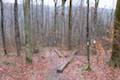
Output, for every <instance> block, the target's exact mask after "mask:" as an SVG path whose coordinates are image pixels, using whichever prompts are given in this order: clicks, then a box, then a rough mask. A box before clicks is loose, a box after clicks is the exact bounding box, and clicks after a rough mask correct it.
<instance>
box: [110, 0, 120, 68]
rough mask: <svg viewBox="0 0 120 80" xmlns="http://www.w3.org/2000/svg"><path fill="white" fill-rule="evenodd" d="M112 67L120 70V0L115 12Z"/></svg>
mask: <svg viewBox="0 0 120 80" xmlns="http://www.w3.org/2000/svg"><path fill="white" fill-rule="evenodd" d="M110 65H112V66H113V67H118V68H120V0H117V5H116V10H115V19H114V37H113V45H112V56H111V60H110Z"/></svg>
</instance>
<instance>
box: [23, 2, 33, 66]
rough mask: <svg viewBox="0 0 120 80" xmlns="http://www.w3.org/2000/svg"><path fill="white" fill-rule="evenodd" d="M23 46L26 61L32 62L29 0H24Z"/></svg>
mask: <svg viewBox="0 0 120 80" xmlns="http://www.w3.org/2000/svg"><path fill="white" fill-rule="evenodd" d="M24 25H25V48H26V62H27V63H30V64H31V63H32V39H31V27H30V0H25V2H24Z"/></svg>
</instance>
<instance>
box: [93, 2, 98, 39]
mask: <svg viewBox="0 0 120 80" xmlns="http://www.w3.org/2000/svg"><path fill="white" fill-rule="evenodd" d="M98 5H99V0H95V8H94V16H93V31H92V32H93V35H94V37H99V33H98V32H96V31H97V28H98V26H97V18H98V12H97V10H98Z"/></svg>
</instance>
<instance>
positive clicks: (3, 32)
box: [0, 0, 7, 55]
mask: <svg viewBox="0 0 120 80" xmlns="http://www.w3.org/2000/svg"><path fill="white" fill-rule="evenodd" d="M0 4H1V32H2V33H1V34H2V43H3V50H4V54H5V55H7V50H6V43H5V31H4V7H3V1H2V0H0Z"/></svg>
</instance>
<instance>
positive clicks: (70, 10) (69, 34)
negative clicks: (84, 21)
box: [68, 0, 72, 50]
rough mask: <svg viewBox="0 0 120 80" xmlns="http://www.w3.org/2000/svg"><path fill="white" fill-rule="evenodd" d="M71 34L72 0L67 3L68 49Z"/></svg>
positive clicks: (69, 47)
mask: <svg viewBox="0 0 120 80" xmlns="http://www.w3.org/2000/svg"><path fill="white" fill-rule="evenodd" d="M71 35H72V0H70V4H69V22H68V49H69V50H70V49H71V47H72V46H71Z"/></svg>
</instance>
